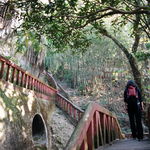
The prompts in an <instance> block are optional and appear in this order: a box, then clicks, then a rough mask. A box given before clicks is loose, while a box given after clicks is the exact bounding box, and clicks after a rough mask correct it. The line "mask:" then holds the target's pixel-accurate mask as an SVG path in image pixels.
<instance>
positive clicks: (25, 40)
mask: <svg viewBox="0 0 150 150" xmlns="http://www.w3.org/2000/svg"><path fill="white" fill-rule="evenodd" d="M17 36H18V38H17V43H16V46H17V52H22V53H24V52H25V51H27V50H28V49H29V47H32V48H33V49H34V50H35V51H37V52H39V51H40V50H41V45H42V44H43V43H41V40H40V38H39V36H38V35H37V34H36V33H34V32H32V31H28V32H18V35H17Z"/></svg>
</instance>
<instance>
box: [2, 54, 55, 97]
mask: <svg viewBox="0 0 150 150" xmlns="http://www.w3.org/2000/svg"><path fill="white" fill-rule="evenodd" d="M0 63H1V66H0V80H1V79H3V80H5V81H9V82H11V83H13V84H14V85H17V86H20V87H24V88H26V89H30V90H34V91H36V92H38V93H41V94H44V95H47V96H50V95H51V94H53V93H56V92H57V90H56V89H54V88H52V87H50V86H48V85H46V84H44V83H43V82H41V81H40V80H38V79H37V78H35V77H33V76H32V75H30V74H29V73H27V72H26V71H25V70H23V69H22V68H21V67H19V66H17V65H15V64H14V63H12V62H11V61H9V60H8V59H6V58H4V57H2V56H1V55H0Z"/></svg>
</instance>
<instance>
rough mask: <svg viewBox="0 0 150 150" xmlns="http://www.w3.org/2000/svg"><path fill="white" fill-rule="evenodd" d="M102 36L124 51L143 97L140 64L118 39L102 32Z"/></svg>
mask: <svg viewBox="0 0 150 150" xmlns="http://www.w3.org/2000/svg"><path fill="white" fill-rule="evenodd" d="M102 34H103V35H105V36H107V37H108V38H110V39H111V40H112V41H113V42H114V43H115V44H116V45H117V46H118V47H119V48H120V50H121V51H123V53H124V54H125V55H126V58H127V59H128V61H129V64H130V67H131V70H132V74H133V77H134V80H135V82H136V83H137V85H138V87H139V88H140V89H141V91H142V95H143V87H142V76H141V72H140V71H139V68H138V64H137V61H136V59H135V57H134V56H133V55H132V54H131V53H130V52H129V51H128V50H127V49H126V48H125V46H123V45H122V44H121V43H120V42H119V41H118V40H117V39H116V38H114V37H113V36H111V35H110V34H108V32H107V31H105V32H102Z"/></svg>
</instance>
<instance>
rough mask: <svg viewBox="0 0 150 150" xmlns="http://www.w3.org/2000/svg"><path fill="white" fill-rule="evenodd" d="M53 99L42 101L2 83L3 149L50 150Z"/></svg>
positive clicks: (0, 122) (0, 137) (0, 141)
mask: <svg viewBox="0 0 150 150" xmlns="http://www.w3.org/2000/svg"><path fill="white" fill-rule="evenodd" d="M54 99H55V95H51V96H50V98H49V100H46V99H41V98H39V96H37V94H36V93H35V92H34V91H31V90H28V89H25V88H20V87H18V86H14V85H13V84H11V83H9V82H5V81H2V80H1V81H0V149H1V150H37V149H41V148H42V150H45V149H46V150H50V149H51V130H50V124H51V115H52V112H53V111H54Z"/></svg>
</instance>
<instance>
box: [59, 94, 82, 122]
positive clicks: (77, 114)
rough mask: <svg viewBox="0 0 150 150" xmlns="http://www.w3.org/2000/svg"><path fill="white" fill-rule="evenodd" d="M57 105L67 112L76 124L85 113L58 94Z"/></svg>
mask: <svg viewBox="0 0 150 150" xmlns="http://www.w3.org/2000/svg"><path fill="white" fill-rule="evenodd" d="M56 105H57V106H58V107H60V108H61V109H62V110H63V111H65V112H66V113H67V114H68V115H69V117H71V118H72V119H73V120H74V121H75V122H76V123H77V122H78V121H79V120H80V119H81V117H82V115H83V113H84V111H83V110H81V109H80V108H79V107H77V106H76V105H74V104H73V103H71V102H70V101H69V100H68V99H67V98H65V97H64V96H62V95H60V94H57V98H56Z"/></svg>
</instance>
